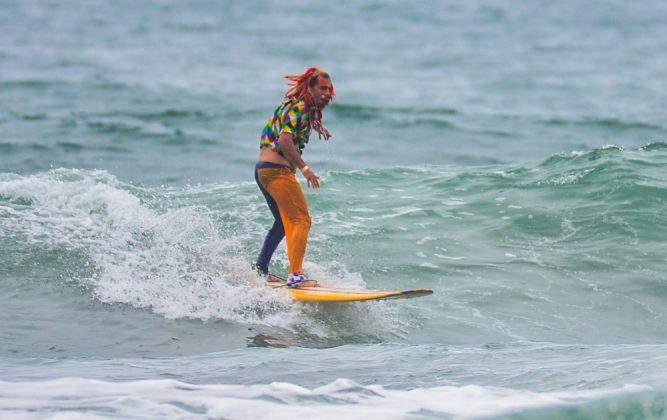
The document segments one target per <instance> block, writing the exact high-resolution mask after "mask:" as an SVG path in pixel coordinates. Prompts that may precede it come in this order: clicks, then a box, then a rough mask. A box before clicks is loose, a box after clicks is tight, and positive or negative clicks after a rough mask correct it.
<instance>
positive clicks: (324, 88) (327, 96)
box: [310, 77, 332, 108]
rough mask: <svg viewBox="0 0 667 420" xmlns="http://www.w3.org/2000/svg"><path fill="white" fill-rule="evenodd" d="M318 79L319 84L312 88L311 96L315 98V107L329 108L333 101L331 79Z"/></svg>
mask: <svg viewBox="0 0 667 420" xmlns="http://www.w3.org/2000/svg"><path fill="white" fill-rule="evenodd" d="M318 79H319V80H318V81H317V83H315V85H314V86H311V87H310V95H311V97H312V98H313V102H314V103H315V105H317V106H318V107H322V108H323V107H325V106H327V105H328V104H329V101H330V100H331V90H332V85H331V80H330V79H324V78H322V77H320V78H318Z"/></svg>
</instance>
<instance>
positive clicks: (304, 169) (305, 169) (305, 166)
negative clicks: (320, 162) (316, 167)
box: [299, 165, 310, 174]
mask: <svg viewBox="0 0 667 420" xmlns="http://www.w3.org/2000/svg"><path fill="white" fill-rule="evenodd" d="M299 170H300V171H301V173H302V174H304V173H306V171H308V170H310V168H309V167H308V165H303V167H301V169H299Z"/></svg>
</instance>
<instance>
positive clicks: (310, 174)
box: [301, 166, 320, 189]
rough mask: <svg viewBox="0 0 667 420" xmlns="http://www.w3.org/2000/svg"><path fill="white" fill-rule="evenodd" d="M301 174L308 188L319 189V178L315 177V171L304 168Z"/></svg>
mask: <svg viewBox="0 0 667 420" xmlns="http://www.w3.org/2000/svg"><path fill="white" fill-rule="evenodd" d="M301 173H302V174H303V177H304V178H306V182H307V183H308V186H309V187H310V188H313V189H318V188H320V177H319V176H317V174H316V173H315V171H313V170H312V169H310V168H309V167H307V166H306V167H305V168H304V169H303V170H302V171H301Z"/></svg>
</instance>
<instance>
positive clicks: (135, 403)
mask: <svg viewBox="0 0 667 420" xmlns="http://www.w3.org/2000/svg"><path fill="white" fill-rule="evenodd" d="M0 391H2V397H1V398H0V407H2V409H3V411H5V412H7V413H12V414H14V415H21V416H34V417H35V418H38V417H43V416H44V415H47V414H48V415H52V414H54V413H68V414H70V415H71V414H72V413H79V414H81V415H87V416H91V415H93V416H94V415H101V416H108V415H113V416H120V417H133V418H134V417H155V416H168V417H188V418H200V417H201V418H211V417H215V418H248V417H260V418H263V417H269V416H270V417H276V416H278V417H294V416H307V417H311V418H332V419H335V418H341V417H349V416H351V415H356V416H362V417H372V418H405V417H412V416H418V417H424V416H425V417H452V416H455V417H459V416H463V417H488V416H502V415H505V416H507V415H513V414H519V413H520V414H521V418H541V417H540V416H541V415H545V414H546V415H549V416H562V415H567V414H577V413H585V414H586V415H591V414H595V415H596V416H599V417H601V418H602V417H607V416H612V417H613V416H618V415H622V416H623V417H650V418H653V417H660V416H661V415H662V414H663V412H664V410H665V406H666V405H667V396H665V394H664V393H656V392H651V391H652V390H651V388H649V387H645V386H637V385H626V386H624V387H622V388H618V389H609V390H593V391H560V392H544V393H539V392H532V391H524V390H514V389H507V388H499V387H483V386H475V385H467V386H438V387H433V388H412V389H410V390H394V389H385V388H383V387H382V386H380V385H368V386H364V385H360V384H358V383H356V382H353V381H350V380H347V379H338V380H336V381H334V382H332V383H329V384H327V385H323V386H320V387H317V388H314V389H308V388H304V387H301V386H299V385H295V384H292V383H283V382H275V383H271V384H258V385H227V384H198V385H195V384H189V383H185V382H179V381H176V380H167V379H160V380H146V381H131V382H107V381H98V380H90V379H81V378H64V379H58V380H51V381H42V382H0ZM535 410H541V411H539V412H536V411H535ZM269 413H270V415H269Z"/></svg>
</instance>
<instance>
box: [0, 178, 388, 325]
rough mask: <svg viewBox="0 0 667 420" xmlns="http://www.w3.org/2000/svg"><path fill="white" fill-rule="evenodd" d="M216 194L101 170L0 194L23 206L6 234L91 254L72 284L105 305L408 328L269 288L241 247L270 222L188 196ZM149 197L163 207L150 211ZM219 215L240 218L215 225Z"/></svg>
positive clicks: (222, 193)
mask: <svg viewBox="0 0 667 420" xmlns="http://www.w3.org/2000/svg"><path fill="white" fill-rule="evenodd" d="M209 192H210V191H206V189H203V188H202V187H196V188H195V189H194V193H193V189H192V188H190V189H188V190H186V191H185V192H183V193H182V194H181V197H178V194H176V193H174V192H173V191H165V192H162V191H160V190H157V191H156V190H149V191H145V190H140V189H138V188H135V187H132V186H129V185H122V184H121V183H120V182H119V181H118V180H117V179H116V178H114V177H113V176H111V175H109V174H108V173H106V172H104V171H80V170H54V171H51V172H48V173H46V174H38V175H33V176H27V177H20V176H19V177H11V178H9V179H5V180H2V181H0V194H2V195H3V196H5V197H9V198H10V200H7V201H9V202H10V203H11V202H20V203H24V204H17V205H15V206H12V207H8V209H7V211H6V212H4V217H2V218H0V224H1V225H0V227H1V228H2V229H3V232H8V233H9V234H10V235H14V236H16V237H19V238H22V239H24V240H26V241H27V242H28V243H30V244H32V246H34V247H38V248H47V249H52V250H58V251H60V252H72V251H76V252H78V253H79V254H83V255H85V257H86V258H87V261H86V262H85V263H84V265H87V266H89V267H92V273H91V269H85V270H83V269H82V267H80V266H79V264H81V263H80V262H77V263H72V265H73V266H71V267H68V269H69V271H70V273H69V274H68V280H69V281H73V282H75V283H78V284H80V285H83V286H85V287H87V288H88V289H89V290H90V291H91V293H92V294H93V296H94V297H95V298H97V299H98V300H100V301H102V302H105V303H109V304H118V303H123V304H129V305H132V306H134V307H136V308H144V309H149V310H151V311H153V312H154V313H156V314H159V315H161V316H163V317H165V318H168V319H177V318H193V319H199V320H203V321H206V320H209V319H226V320H232V321H238V322H244V323H248V322H249V323H259V324H266V325H271V326H277V327H283V328H288V329H294V328H298V329H299V330H300V331H303V330H304V329H305V330H307V331H308V332H309V333H311V334H316V335H320V336H328V335H331V334H334V335H335V334H336V333H335V332H332V330H331V329H330V328H328V324H327V322H328V321H327V320H328V319H329V318H330V317H332V316H336V315H337V316H340V317H342V318H343V319H345V320H346V322H345V328H344V329H341V331H342V330H345V331H344V334H348V333H349V334H366V333H369V332H370V333H372V334H377V333H378V332H380V333H381V331H383V330H385V329H386V330H395V328H393V327H392V328H389V326H391V325H392V324H393V323H399V324H400V323H401V322H400V321H399V320H398V319H397V318H398V314H399V312H398V310H397V309H390V308H389V307H387V306H383V305H375V306H374V307H372V308H371V307H368V306H367V307H366V311H365V312H364V317H363V321H360V320H359V319H360V318H359V314H358V313H357V312H358V308H356V307H355V306H353V305H348V306H345V307H343V308H341V309H340V310H339V312H338V313H337V314H333V315H332V313H331V311H329V310H323V309H322V308H320V307H318V306H317V305H303V304H296V303H294V302H293V301H292V300H291V298H290V297H289V296H288V295H287V294H286V293H277V292H276V291H274V290H272V289H270V288H268V287H265V286H264V284H263V281H262V280H261V279H260V278H259V277H258V276H257V275H256V274H255V273H254V271H252V270H251V268H250V264H249V258H248V257H247V256H246V255H245V254H246V251H245V250H244V247H243V243H247V242H253V243H254V242H255V241H257V239H258V238H261V235H262V234H263V233H264V229H266V227H264V226H262V225H261V224H258V223H257V221H256V220H254V219H252V217H257V218H258V219H260V218H261V217H264V216H265V215H259V214H258V212H254V211H252V208H253V207H254V206H255V204H254V203H249V202H248V200H247V199H244V198H243V197H239V196H241V194H238V193H237V192H236V191H233V189H232V190H230V189H229V188H225V189H222V190H221V189H220V188H219V187H215V188H213V189H212V192H210V195H211V196H212V197H213V198H215V199H216V200H222V201H225V202H226V203H225V204H226V205H227V206H225V204H223V206H222V207H223V208H222V209H210V208H208V207H206V206H203V205H201V204H197V203H196V202H195V203H192V200H191V199H188V198H187V196H189V195H193V194H194V195H197V196H201V195H206V194H208V193H209ZM139 193H141V194H139ZM142 195H145V196H147V197H148V198H149V199H152V200H154V201H155V200H157V202H158V205H157V206H149V205H147V204H146V203H145V202H143V200H142V198H141V197H142ZM165 195H167V196H168V197H167V198H164V197H163V196H165ZM183 196H186V198H183ZM156 197H157V198H156ZM160 197H162V198H160ZM258 200H259V198H258ZM229 201H233V203H232V204H231V205H230V204H229ZM25 203H28V204H25ZM165 203H166V204H165ZM230 207H231V209H230ZM221 214H222V215H223V216H224V217H226V218H227V219H230V218H231V219H234V220H233V221H232V222H217V220H219V219H220V218H221V217H222V216H221ZM250 215H255V216H250ZM237 219H238V220H237ZM239 225H243V226H244V229H238V226H239ZM228 227H229V229H228V231H227V230H226V229H227V228H228ZM253 229H256V230H258V231H259V230H260V229H261V233H260V234H259V235H255V236H257V237H254V236H253V233H254V232H253ZM306 270H307V271H308V272H309V273H310V275H311V276H312V277H314V278H318V279H320V280H321V281H322V282H323V283H324V284H326V285H330V286H339V287H353V288H354V287H356V288H363V287H364V286H365V283H364V281H363V279H362V278H361V276H360V275H358V274H355V273H350V272H348V271H347V270H346V268H345V267H344V266H342V265H341V264H338V263H336V262H335V261H332V262H329V263H327V264H326V265H320V264H315V263H313V262H308V263H307V264H306ZM385 327H386V328H385Z"/></svg>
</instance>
